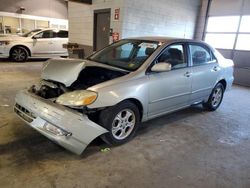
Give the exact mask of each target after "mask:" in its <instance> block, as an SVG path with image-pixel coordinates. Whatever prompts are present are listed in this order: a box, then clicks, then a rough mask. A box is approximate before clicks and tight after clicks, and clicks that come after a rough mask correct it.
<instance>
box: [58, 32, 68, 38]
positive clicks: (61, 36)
mask: <svg viewBox="0 0 250 188" xmlns="http://www.w3.org/2000/svg"><path fill="white" fill-rule="evenodd" d="M57 37H58V38H68V31H63V30H60V31H59V32H58V33H57Z"/></svg>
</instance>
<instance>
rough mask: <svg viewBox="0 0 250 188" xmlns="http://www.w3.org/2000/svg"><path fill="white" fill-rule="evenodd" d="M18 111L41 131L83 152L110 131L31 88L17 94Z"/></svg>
mask: <svg viewBox="0 0 250 188" xmlns="http://www.w3.org/2000/svg"><path fill="white" fill-rule="evenodd" d="M14 111H15V112H16V114H17V115H18V116H19V117H20V118H21V119H22V120H23V121H25V122H26V123H27V124H28V125H30V126H31V127H33V128H34V129H36V130H37V131H38V132H40V133H41V134H43V135H44V136H46V137H47V138H49V139H50V140H52V141H54V142H56V143H58V144H59V145H61V146H62V147H64V148H66V149H68V150H70V151H71V152H73V153H76V154H78V155H80V154H81V153H82V152H83V151H84V149H85V148H86V147H87V145H88V144H89V143H90V142H91V141H92V140H94V139H95V138H96V137H98V136H100V135H102V134H104V133H106V132H108V131H107V130H106V129H104V128H103V127H101V126H100V125H98V124H96V123H94V122H92V121H91V120H89V118H88V117H87V115H84V114H81V113H79V112H76V111H74V110H71V109H69V108H66V107H64V106H61V105H58V104H55V103H53V102H52V101H50V100H46V99H43V98H41V97H39V96H36V95H34V94H32V93H30V92H28V91H20V92H19V93H18V94H17V95H16V104H15V106H14Z"/></svg>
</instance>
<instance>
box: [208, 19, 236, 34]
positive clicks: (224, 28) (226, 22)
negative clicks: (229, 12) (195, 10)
mask: <svg viewBox="0 0 250 188" xmlns="http://www.w3.org/2000/svg"><path fill="white" fill-rule="evenodd" d="M239 20H240V16H220V17H209V19H208V24H207V32H223V33H225V32H236V31H237V29H238V24H239Z"/></svg>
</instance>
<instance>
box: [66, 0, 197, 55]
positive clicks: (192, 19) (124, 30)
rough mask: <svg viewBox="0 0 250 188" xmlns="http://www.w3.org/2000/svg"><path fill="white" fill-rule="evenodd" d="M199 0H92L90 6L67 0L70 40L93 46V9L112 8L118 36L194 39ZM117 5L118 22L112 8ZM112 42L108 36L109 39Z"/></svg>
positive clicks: (113, 23)
mask: <svg viewBox="0 0 250 188" xmlns="http://www.w3.org/2000/svg"><path fill="white" fill-rule="evenodd" d="M200 2H201V1H200V0H175V1H173V0H155V1H145V0H93V3H92V5H88V4H83V3H76V2H72V1H69V3H68V13H69V41H70V42H72V43H78V44H81V45H83V47H84V49H85V52H86V51H87V52H86V54H89V53H91V50H92V49H93V47H92V46H93V25H94V23H93V21H94V18H93V14H94V10H98V9H107V8H110V9H111V24H110V25H111V28H113V32H118V33H119V35H120V38H126V37H133V36H146V35H147V36H150V35H151V36H152V35H156V36H170V37H181V38H193V36H194V32H195V26H196V21H197V16H198V13H199V8H200ZM117 8H120V19H119V21H115V20H114V10H115V9H117ZM110 41H111V39H110Z"/></svg>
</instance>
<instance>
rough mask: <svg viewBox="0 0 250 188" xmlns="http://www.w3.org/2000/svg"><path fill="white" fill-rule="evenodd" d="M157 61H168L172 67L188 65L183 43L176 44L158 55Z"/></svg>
mask: <svg viewBox="0 0 250 188" xmlns="http://www.w3.org/2000/svg"><path fill="white" fill-rule="evenodd" d="M157 62H158V63H159V62H161V63H162V62H166V63H170V64H171V65H172V69H178V68H184V67H187V63H186V62H185V58H184V50H183V45H181V44H174V45H171V46H169V47H167V49H166V50H165V51H164V52H163V53H162V54H161V55H160V56H159V57H158V59H157Z"/></svg>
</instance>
